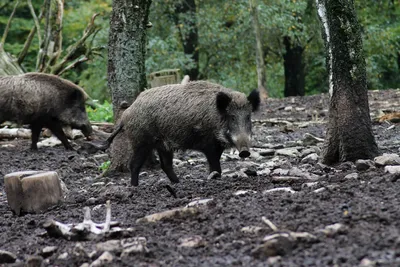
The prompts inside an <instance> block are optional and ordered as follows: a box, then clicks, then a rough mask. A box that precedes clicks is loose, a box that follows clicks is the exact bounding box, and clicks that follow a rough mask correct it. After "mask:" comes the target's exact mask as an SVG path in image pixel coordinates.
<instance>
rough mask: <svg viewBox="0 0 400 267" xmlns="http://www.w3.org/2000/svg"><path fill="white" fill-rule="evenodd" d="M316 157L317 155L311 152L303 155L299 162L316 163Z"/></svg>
mask: <svg viewBox="0 0 400 267" xmlns="http://www.w3.org/2000/svg"><path fill="white" fill-rule="evenodd" d="M318 158H319V157H318V155H317V153H312V154H309V155H307V156H305V157H304V158H303V159H302V160H301V163H316V162H318Z"/></svg>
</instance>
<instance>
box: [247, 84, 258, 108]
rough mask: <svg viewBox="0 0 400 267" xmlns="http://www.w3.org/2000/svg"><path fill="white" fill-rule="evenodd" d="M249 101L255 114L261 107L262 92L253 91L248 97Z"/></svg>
mask: <svg viewBox="0 0 400 267" xmlns="http://www.w3.org/2000/svg"><path fill="white" fill-rule="evenodd" d="M247 100H248V101H249V102H250V104H251V107H252V111H253V112H254V111H256V110H258V108H259V107H260V102H261V100H260V92H259V91H258V90H257V89H254V90H253V91H251V93H250V94H249V96H248V97H247Z"/></svg>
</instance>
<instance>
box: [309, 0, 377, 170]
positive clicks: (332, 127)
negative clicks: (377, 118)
mask: <svg viewBox="0 0 400 267" xmlns="http://www.w3.org/2000/svg"><path fill="white" fill-rule="evenodd" d="M316 3H317V10H318V15H319V17H320V21H321V24H322V28H323V37H324V39H325V47H326V51H327V68H328V72H329V93H330V97H331V98H330V104H329V122H328V129H327V134H326V138H325V148H324V151H323V161H324V162H325V163H327V164H333V163H336V162H343V161H354V160H357V159H369V158H373V157H374V156H376V155H377V154H378V147H377V145H376V142H375V138H374V136H373V133H372V128H371V118H370V115H369V105H368V94H367V84H366V70H365V61H364V55H363V50H362V39H361V32H360V25H359V23H358V20H357V17H356V12H355V9H354V3H353V0H339V1H338V0H316Z"/></svg>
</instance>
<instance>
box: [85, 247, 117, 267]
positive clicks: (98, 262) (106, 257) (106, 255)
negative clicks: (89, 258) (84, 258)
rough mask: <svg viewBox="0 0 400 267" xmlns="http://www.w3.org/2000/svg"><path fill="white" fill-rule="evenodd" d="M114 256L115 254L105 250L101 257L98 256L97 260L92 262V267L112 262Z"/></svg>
mask: <svg viewBox="0 0 400 267" xmlns="http://www.w3.org/2000/svg"><path fill="white" fill-rule="evenodd" d="M113 259H114V257H113V255H112V254H111V253H110V252H108V251H105V252H104V253H103V254H101V256H100V257H98V258H97V260H95V261H94V262H92V264H90V265H89V266H90V267H96V266H104V265H106V264H110V263H111V262H112V261H113Z"/></svg>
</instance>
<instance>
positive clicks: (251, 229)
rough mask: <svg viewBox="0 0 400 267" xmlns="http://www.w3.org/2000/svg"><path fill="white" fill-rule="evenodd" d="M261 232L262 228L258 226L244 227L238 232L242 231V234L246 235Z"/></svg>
mask: <svg viewBox="0 0 400 267" xmlns="http://www.w3.org/2000/svg"><path fill="white" fill-rule="evenodd" d="M262 230H263V228H262V227H260V226H245V227H243V228H242V229H241V230H240V231H242V233H246V234H258V233H259V232H261V231H262Z"/></svg>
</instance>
